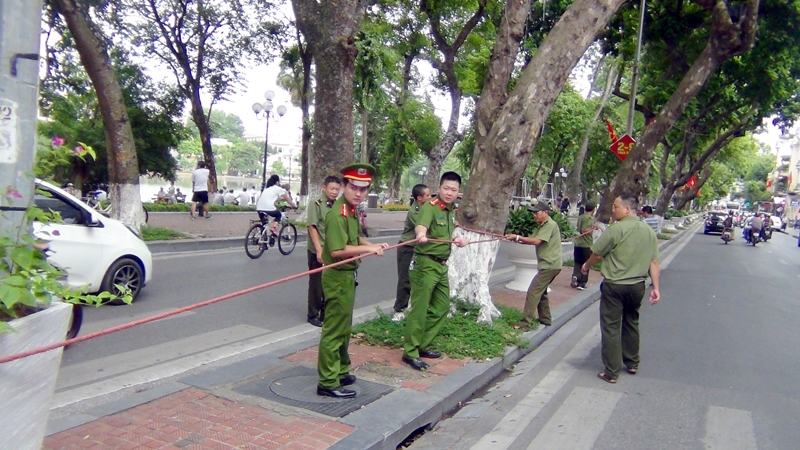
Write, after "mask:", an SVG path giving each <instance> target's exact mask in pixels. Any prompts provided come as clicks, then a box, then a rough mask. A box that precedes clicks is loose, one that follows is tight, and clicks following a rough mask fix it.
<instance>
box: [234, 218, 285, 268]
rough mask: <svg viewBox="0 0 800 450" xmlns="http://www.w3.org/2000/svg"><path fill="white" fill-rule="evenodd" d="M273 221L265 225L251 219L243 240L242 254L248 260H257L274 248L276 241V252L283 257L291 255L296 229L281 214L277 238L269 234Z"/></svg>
mask: <svg viewBox="0 0 800 450" xmlns="http://www.w3.org/2000/svg"><path fill="white" fill-rule="evenodd" d="M274 221H275V220H274V219H271V220H268V221H267V222H266V223H264V222H262V221H261V219H251V220H250V229H249V230H247V235H246V236H245V238H244V252H245V253H246V254H247V256H248V257H250V259H258V258H260V257H261V255H262V254H263V253H264V251H265V250H267V249H268V248H270V247H274V246H275V243H276V241H277V244H278V250H280V252H281V253H282V254H284V255H288V254H289V253H292V251H293V250H294V248H295V246H296V245H297V227H295V226H294V224H293V223H290V222H289V218H288V217H287V216H286V214H284V213H283V212H282V213H281V220H280V231H278V234H277V236H276V235H275V234H273V233H272V232H271V227H270V225H271V224H272V222H274Z"/></svg>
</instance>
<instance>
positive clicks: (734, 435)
mask: <svg viewBox="0 0 800 450" xmlns="http://www.w3.org/2000/svg"><path fill="white" fill-rule="evenodd" d="M701 441H702V442H703V444H705V448H706V450H717V449H719V450H756V449H758V446H757V445H756V434H755V430H754V429H753V417H752V415H751V414H750V411H743V410H741V409H730V408H722V407H719V406H709V408H708V412H706V435H705V437H704V438H703V439H701Z"/></svg>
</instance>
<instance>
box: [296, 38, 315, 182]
mask: <svg viewBox="0 0 800 450" xmlns="http://www.w3.org/2000/svg"><path fill="white" fill-rule="evenodd" d="M297 41H298V46H299V47H300V59H301V60H302V61H303V90H302V92H300V110H301V111H302V113H303V131H302V133H303V134H302V154H301V157H300V158H301V160H302V168H301V169H300V195H301V196H308V175H309V174H308V165H309V159H310V156H311V155H310V151H311V116H310V114H309V109H310V108H311V105H310V103H311V102H310V98H311V60H312V56H311V51H310V49H309V48H308V46H302V45H300V39H299V36H298V39H297Z"/></svg>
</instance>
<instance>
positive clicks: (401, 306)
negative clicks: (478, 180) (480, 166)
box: [392, 184, 431, 322]
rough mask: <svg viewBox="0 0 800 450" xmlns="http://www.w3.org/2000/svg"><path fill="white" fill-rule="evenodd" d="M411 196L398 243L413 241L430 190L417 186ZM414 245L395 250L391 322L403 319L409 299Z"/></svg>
mask: <svg viewBox="0 0 800 450" xmlns="http://www.w3.org/2000/svg"><path fill="white" fill-rule="evenodd" d="M411 196H412V197H414V203H412V204H411V207H410V208H408V214H406V221H405V223H404V224H403V234H401V235H400V242H398V244H399V243H402V242H406V241H410V240H412V239H414V237H415V236H416V233H415V232H414V228H416V226H417V216H418V215H419V209H420V208H421V207H422V205H424V204H425V203H427V202H429V201H430V200H431V190H430V188H428V186H425V185H424V184H418V185H416V186H414V187H413V188H412V189H411ZM415 244H416V243H411V244H406V245H403V246H401V247H398V248H397V296H396V297H395V300H394V315H392V322H400V321H401V320H403V319H405V317H406V316H405V314H404V313H403V311H404V310H405V309H406V308H408V299H409V298H410V297H411V282H410V281H409V279H408V266H409V265H410V264H411V258H412V257H414V247H415Z"/></svg>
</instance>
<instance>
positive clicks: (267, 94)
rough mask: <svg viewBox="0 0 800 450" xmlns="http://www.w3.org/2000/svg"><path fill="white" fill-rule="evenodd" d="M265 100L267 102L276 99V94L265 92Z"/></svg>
mask: <svg viewBox="0 0 800 450" xmlns="http://www.w3.org/2000/svg"><path fill="white" fill-rule="evenodd" d="M264 98H265V99H267V101H270V100H272V99H273V98H275V93H274V92H272V91H267V92H264Z"/></svg>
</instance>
